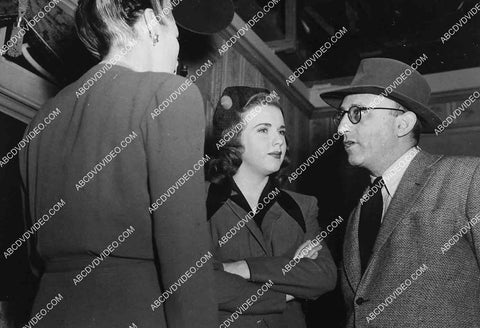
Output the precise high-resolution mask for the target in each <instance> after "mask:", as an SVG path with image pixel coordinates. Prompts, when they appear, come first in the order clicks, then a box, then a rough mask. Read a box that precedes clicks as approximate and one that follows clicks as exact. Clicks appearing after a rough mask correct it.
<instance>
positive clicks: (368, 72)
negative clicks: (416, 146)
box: [320, 58, 442, 133]
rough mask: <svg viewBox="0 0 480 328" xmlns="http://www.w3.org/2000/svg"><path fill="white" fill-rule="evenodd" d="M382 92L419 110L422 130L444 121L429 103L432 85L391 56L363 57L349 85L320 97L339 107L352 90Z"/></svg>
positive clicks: (402, 103) (430, 131)
mask: <svg viewBox="0 0 480 328" xmlns="http://www.w3.org/2000/svg"><path fill="white" fill-rule="evenodd" d="M360 93H370V94H376V95H383V96H385V97H386V98H389V99H392V100H394V101H396V102H397V103H399V104H401V105H402V106H403V107H405V108H406V109H408V110H410V111H412V112H414V113H415V114H417V117H418V119H419V120H420V123H421V125H422V132H424V133H433V131H434V130H435V128H436V127H437V126H438V125H439V124H441V123H442V121H441V119H440V118H439V117H438V116H437V114H435V112H434V111H432V110H431V109H430V108H429V107H428V101H429V100H430V93H431V89H430V86H429V85H428V82H427V80H426V79H425V78H424V77H423V76H422V75H421V74H420V73H418V72H417V71H416V70H414V69H412V67H410V66H408V65H407V64H405V63H402V62H400V61H398V60H394V59H390V58H367V59H363V60H362V61H361V62H360V65H359V66H358V70H357V73H356V74H355V77H354V78H353V81H352V83H351V84H350V86H349V87H346V88H342V89H338V90H334V91H328V92H323V93H321V94H320V97H321V98H322V99H323V100H324V101H325V102H326V103H327V104H329V105H330V106H332V107H334V108H340V105H341V104H342V102H343V99H344V98H345V97H346V96H348V95H352V94H360Z"/></svg>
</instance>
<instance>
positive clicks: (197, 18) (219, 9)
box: [171, 0, 235, 34]
mask: <svg viewBox="0 0 480 328" xmlns="http://www.w3.org/2000/svg"><path fill="white" fill-rule="evenodd" d="M171 3H172V6H173V17H175V21H176V22H177V24H178V25H179V26H181V27H182V28H184V29H186V30H188V31H190V32H194V33H199V34H214V33H217V32H220V31H221V30H223V29H224V28H226V27H227V26H228V25H229V24H230V23H231V21H232V19H233V15H234V13H235V11H234V7H233V3H232V1H231V0H171Z"/></svg>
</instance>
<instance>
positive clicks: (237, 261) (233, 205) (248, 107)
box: [207, 87, 336, 328]
mask: <svg viewBox="0 0 480 328" xmlns="http://www.w3.org/2000/svg"><path fill="white" fill-rule="evenodd" d="M213 128H214V139H215V142H216V145H217V146H216V148H217V149H218V151H217V152H216V154H215V158H212V160H211V161H210V166H209V179H210V181H211V182H212V183H211V184H210V186H209V189H208V197H207V217H208V220H209V223H210V230H211V233H212V239H213V242H214V244H215V248H214V259H215V269H216V270H215V276H216V277H215V278H216V283H217V289H216V291H217V300H218V303H219V310H220V327H227V325H228V326H229V327H242V328H249V327H252V328H253V327H269V328H283V327H292V328H302V327H306V323H305V318H304V314H303V312H302V307H301V301H302V300H304V299H316V298H317V297H319V296H320V295H322V294H323V293H325V292H327V291H330V290H332V289H333V288H334V287H335V282H336V267H335V264H334V262H333V260H332V258H331V255H330V252H329V250H328V249H327V247H326V246H323V247H322V245H318V244H316V243H310V242H311V241H313V240H314V239H315V238H316V237H317V236H318V234H319V233H320V229H319V226H318V222H317V213H318V208H317V200H316V199H315V198H314V197H311V196H306V195H301V194H298V193H295V192H291V191H286V190H284V189H280V187H279V186H278V182H277V180H278V179H277V175H278V173H279V170H280V168H281V166H282V164H283V163H284V160H285V154H286V151H287V141H286V128H285V123H284V117H283V111H282V109H281V107H280V104H279V103H278V101H276V100H275V99H274V97H273V98H272V95H270V94H269V91H268V90H266V89H260V88H250V87H229V88H226V89H225V90H224V92H223V94H222V98H221V99H220V101H219V103H218V105H217V108H216V110H215V113H214V117H213ZM238 130H240V132H238ZM235 132H238V133H235ZM249 213H250V214H249ZM252 214H253V215H252ZM234 227H236V228H234ZM316 245H318V246H316ZM294 258H295V259H294ZM292 260H293V261H292ZM293 263H295V264H294V266H292V265H291V264H293ZM289 264H290V268H289ZM272 283H273V285H272ZM262 286H263V290H262ZM259 289H260V290H261V291H259ZM265 291H266V292H265ZM247 300H249V302H246V301H247ZM242 304H243V306H242ZM245 304H247V305H245ZM239 308H241V309H242V310H241V312H242V315H241V316H239V317H237V316H236V315H234V313H235V311H239ZM232 321H233V323H232Z"/></svg>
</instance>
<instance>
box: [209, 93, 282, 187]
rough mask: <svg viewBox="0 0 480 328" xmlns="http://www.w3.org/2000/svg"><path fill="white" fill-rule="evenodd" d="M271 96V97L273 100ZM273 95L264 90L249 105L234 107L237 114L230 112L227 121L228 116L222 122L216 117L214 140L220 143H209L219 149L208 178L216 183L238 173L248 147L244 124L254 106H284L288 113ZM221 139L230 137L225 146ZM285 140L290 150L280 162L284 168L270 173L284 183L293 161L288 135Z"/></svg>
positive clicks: (252, 98) (279, 183) (248, 102)
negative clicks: (243, 133) (245, 147)
mask: <svg viewBox="0 0 480 328" xmlns="http://www.w3.org/2000/svg"><path fill="white" fill-rule="evenodd" d="M267 99H270V101H269V100H267ZM271 99H272V97H271V94H269V93H266V92H260V93H257V94H255V95H253V96H252V97H250V99H249V100H248V101H247V103H246V104H245V106H243V107H238V108H235V107H234V108H232V109H230V110H231V111H233V113H234V115H228V116H227V117H228V118H227V122H225V120H223V121H222V122H219V121H218V120H215V118H214V121H213V130H214V138H213V140H214V142H215V145H216V147H209V149H212V150H213V149H216V151H214V153H213V154H212V156H211V157H212V159H211V160H210V161H209V162H207V169H206V176H207V180H209V181H210V182H212V183H222V182H223V181H224V180H225V179H227V178H231V177H233V176H234V175H235V173H237V170H238V168H239V167H240V165H241V164H242V153H243V151H244V147H243V145H242V144H241V142H240V137H241V135H242V132H243V127H244V125H242V124H241V122H242V120H243V119H244V117H245V116H246V115H247V114H248V112H249V111H250V110H252V109H254V108H255V107H256V106H262V105H265V104H268V105H272V106H275V107H277V108H278V109H280V111H281V112H282V115H283V116H284V117H285V115H284V113H283V109H282V106H281V105H280V103H279V102H278V100H277V99H276V98H273V99H274V100H271ZM236 126H242V129H241V130H240V131H238V132H237V131H236V129H235V127H236ZM232 131H234V132H235V133H233V137H231V138H226V136H227V134H228V133H229V132H230V133H231V132H232ZM221 140H228V141H226V142H225V143H224V144H223V146H222V144H220V145H219V142H220V141H221ZM285 142H286V145H287V151H286V154H285V158H284V160H283V162H282V165H281V166H280V170H279V171H277V172H275V173H273V174H271V175H270V177H271V178H273V179H274V181H275V182H276V183H277V184H278V185H282V184H283V182H284V180H286V174H285V168H286V167H287V166H288V164H289V163H290V161H289V159H288V141H287V138H285Z"/></svg>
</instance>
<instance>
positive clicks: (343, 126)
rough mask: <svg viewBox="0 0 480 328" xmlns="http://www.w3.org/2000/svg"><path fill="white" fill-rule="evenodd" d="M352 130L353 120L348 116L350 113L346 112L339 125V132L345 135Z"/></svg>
mask: <svg viewBox="0 0 480 328" xmlns="http://www.w3.org/2000/svg"><path fill="white" fill-rule="evenodd" d="M351 130H352V122H350V119H349V118H348V113H345V115H343V117H342V120H341V121H340V124H339V125H338V128H337V132H338V134H340V135H344V134H346V133H348V132H350V131H351Z"/></svg>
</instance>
